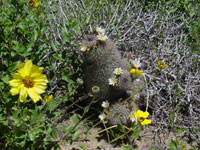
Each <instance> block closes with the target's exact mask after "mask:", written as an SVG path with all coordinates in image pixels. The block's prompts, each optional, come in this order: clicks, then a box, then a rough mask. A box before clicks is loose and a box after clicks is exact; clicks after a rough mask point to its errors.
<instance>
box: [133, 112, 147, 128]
mask: <svg viewBox="0 0 200 150" xmlns="http://www.w3.org/2000/svg"><path fill="white" fill-rule="evenodd" d="M134 114H135V116H136V117H137V120H138V121H139V122H140V123H141V125H148V124H151V120H149V119H146V118H147V117H148V116H149V112H147V111H145V112H143V111H141V110H138V111H136V112H134Z"/></svg>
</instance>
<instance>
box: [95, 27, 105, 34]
mask: <svg viewBox="0 0 200 150" xmlns="http://www.w3.org/2000/svg"><path fill="white" fill-rule="evenodd" d="M96 32H97V33H98V34H102V35H104V34H105V29H102V28H101V27H97V28H96Z"/></svg>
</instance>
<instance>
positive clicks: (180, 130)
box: [178, 128, 187, 134]
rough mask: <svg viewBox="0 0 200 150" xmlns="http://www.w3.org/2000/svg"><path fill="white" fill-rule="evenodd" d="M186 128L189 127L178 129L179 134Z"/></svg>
mask: <svg viewBox="0 0 200 150" xmlns="http://www.w3.org/2000/svg"><path fill="white" fill-rule="evenodd" d="M185 130H187V129H186V128H180V129H178V134H181V133H183V132H184V131H185Z"/></svg>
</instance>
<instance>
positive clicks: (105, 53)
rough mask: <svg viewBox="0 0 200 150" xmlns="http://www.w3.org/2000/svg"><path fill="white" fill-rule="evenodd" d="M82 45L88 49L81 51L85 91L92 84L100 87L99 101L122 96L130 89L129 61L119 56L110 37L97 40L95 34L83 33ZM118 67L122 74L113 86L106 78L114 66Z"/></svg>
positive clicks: (109, 76)
mask: <svg viewBox="0 0 200 150" xmlns="http://www.w3.org/2000/svg"><path fill="white" fill-rule="evenodd" d="M82 45H85V46H87V47H88V49H89V50H87V51H85V52H83V59H84V83H85V88H86V91H87V92H90V91H91V88H92V87H93V86H94V85H97V86H99V87H100V89H101V91H100V93H99V97H98V99H99V101H102V100H105V99H108V100H109V101H112V100H114V99H117V98H120V97H124V96H126V95H127V91H130V90H131V86H132V81H131V77H130V73H129V70H130V69H131V65H130V63H129V62H128V61H127V60H126V59H124V58H122V57H121V55H120V52H119V51H118V50H117V48H116V46H115V44H114V42H112V41H111V40H110V39H107V40H106V41H99V40H98V39H97V35H96V34H91V35H85V36H84V37H83V40H82ZM117 67H120V68H122V70H123V74H122V75H120V76H119V77H118V79H117V80H118V82H117V84H116V85H115V86H111V85H109V83H108V79H109V78H111V77H112V76H113V75H114V74H113V71H114V69H115V68H117Z"/></svg>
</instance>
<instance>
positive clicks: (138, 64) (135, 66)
mask: <svg viewBox="0 0 200 150" xmlns="http://www.w3.org/2000/svg"><path fill="white" fill-rule="evenodd" d="M130 62H131V65H133V67H134V68H139V67H141V63H140V61H139V60H138V59H135V60H132V59H131V60H130Z"/></svg>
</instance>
